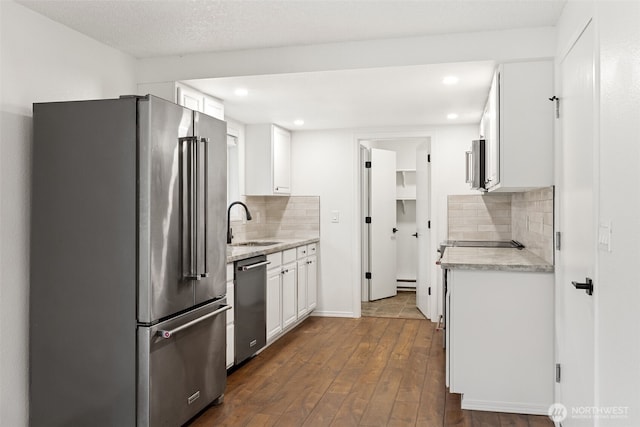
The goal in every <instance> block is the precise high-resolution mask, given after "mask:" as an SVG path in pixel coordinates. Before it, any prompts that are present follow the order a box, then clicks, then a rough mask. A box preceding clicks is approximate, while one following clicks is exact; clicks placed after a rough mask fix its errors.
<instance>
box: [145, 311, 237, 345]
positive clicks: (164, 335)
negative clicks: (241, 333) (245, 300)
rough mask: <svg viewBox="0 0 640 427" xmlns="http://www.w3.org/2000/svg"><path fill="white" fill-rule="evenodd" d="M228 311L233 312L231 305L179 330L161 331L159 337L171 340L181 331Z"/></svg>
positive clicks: (193, 321) (199, 318) (179, 327)
mask: <svg viewBox="0 0 640 427" xmlns="http://www.w3.org/2000/svg"><path fill="white" fill-rule="evenodd" d="M227 310H231V306H230V305H223V306H222V307H220V308H219V309H217V310H216V311H213V312H211V313H209V314H205V315H204V316H202V317H198V318H197V319H194V320H192V321H191V322H187V323H185V324H184V325H182V326H178V327H177V328H175V329H171V330H169V331H167V330H164V329H161V330H159V331H158V335H159V336H161V337H162V338H164V339H168V338H171V336H173V334H175V333H176V332H180V331H182V330H185V329H187V328H190V327H192V326H193V325H195V324H196V323H200V322H202V321H203V320H207V319H208V318H210V317H213V316H217V315H218V314H220V313H224V312H225V311H227Z"/></svg>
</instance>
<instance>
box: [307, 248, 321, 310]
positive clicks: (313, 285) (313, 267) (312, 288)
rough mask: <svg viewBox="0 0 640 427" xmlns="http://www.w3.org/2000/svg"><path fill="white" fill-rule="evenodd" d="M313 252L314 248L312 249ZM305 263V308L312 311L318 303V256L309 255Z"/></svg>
mask: <svg viewBox="0 0 640 427" xmlns="http://www.w3.org/2000/svg"><path fill="white" fill-rule="evenodd" d="M314 253H315V249H314ZM308 259H309V264H308V265H307V308H308V310H309V312H312V311H313V310H314V309H315V308H316V305H318V257H316V256H315V255H314V256H310V257H309V258H308Z"/></svg>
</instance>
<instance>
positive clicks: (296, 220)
mask: <svg viewBox="0 0 640 427" xmlns="http://www.w3.org/2000/svg"><path fill="white" fill-rule="evenodd" d="M243 201H244V202H245V203H246V204H247V207H248V208H249V211H250V212H251V216H252V217H253V220H251V221H243V220H234V221H231V227H232V228H233V236H234V239H233V240H234V242H240V241H244V240H255V239H270V238H274V239H277V238H282V239H284V238H300V239H306V238H313V237H320V197H318V196H289V197H282V196H246V197H243ZM233 209H242V208H241V207H239V208H236V207H234V208H233ZM241 217H242V218H244V213H243V212H242V213H241Z"/></svg>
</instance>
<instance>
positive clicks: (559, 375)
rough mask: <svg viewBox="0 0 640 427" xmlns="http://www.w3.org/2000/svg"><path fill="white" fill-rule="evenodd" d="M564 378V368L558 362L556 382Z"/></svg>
mask: <svg viewBox="0 0 640 427" xmlns="http://www.w3.org/2000/svg"><path fill="white" fill-rule="evenodd" d="M561 379H562V368H561V367H560V364H559V363H556V382H557V383H559V382H560V380H561Z"/></svg>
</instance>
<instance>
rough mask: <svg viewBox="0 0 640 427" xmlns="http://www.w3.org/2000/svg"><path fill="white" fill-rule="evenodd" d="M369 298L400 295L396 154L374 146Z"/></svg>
mask: <svg viewBox="0 0 640 427" xmlns="http://www.w3.org/2000/svg"><path fill="white" fill-rule="evenodd" d="M370 177H371V178H370V187H369V192H370V193H369V194H370V216H371V224H369V245H370V253H371V265H370V267H371V280H370V281H369V286H370V289H369V300H370V301H373V300H377V299H381V298H387V297H391V296H394V295H396V293H397V289H396V238H395V235H394V233H393V229H394V228H395V227H396V153H395V152H393V151H388V150H380V149H377V148H372V149H371V169H370Z"/></svg>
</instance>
